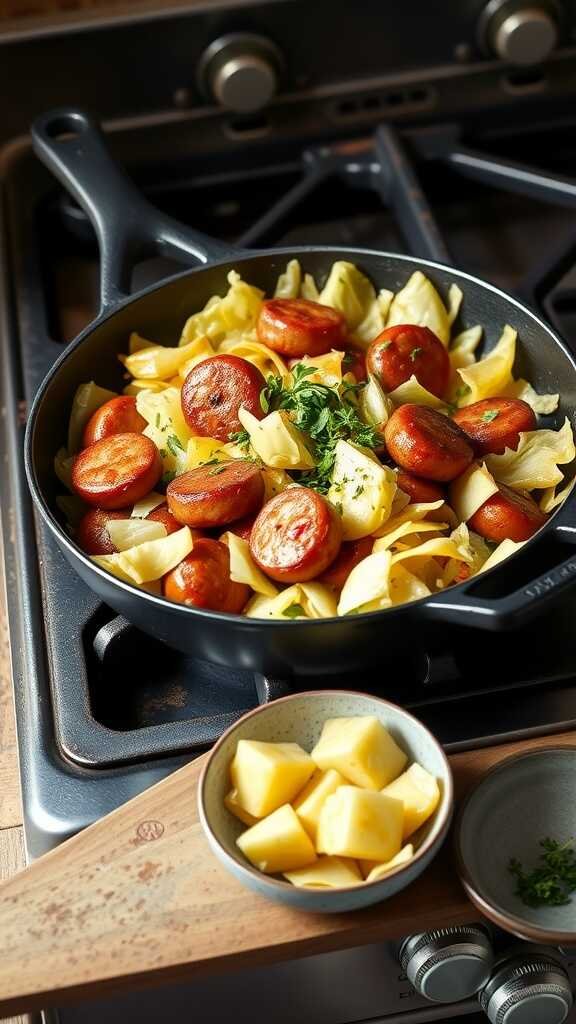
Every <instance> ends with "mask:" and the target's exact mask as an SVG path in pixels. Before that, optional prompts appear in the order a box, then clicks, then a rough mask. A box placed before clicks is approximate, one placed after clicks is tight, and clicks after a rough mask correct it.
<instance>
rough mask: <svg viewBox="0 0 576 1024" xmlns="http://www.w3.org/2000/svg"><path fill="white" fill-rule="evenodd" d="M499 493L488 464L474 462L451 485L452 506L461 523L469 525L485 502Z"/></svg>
mask: <svg viewBox="0 0 576 1024" xmlns="http://www.w3.org/2000/svg"><path fill="white" fill-rule="evenodd" d="M497 491H498V484H497V483H496V481H495V480H494V477H493V476H492V474H491V472H490V470H489V469H488V468H487V466H486V463H484V462H481V463H478V462H473V463H472V465H471V466H469V467H468V469H467V470H465V471H464V473H462V475H461V476H459V477H458V478H457V479H456V480H454V481H453V483H452V484H451V485H450V504H451V505H452V508H453V509H454V512H455V513H456V516H457V518H458V519H459V520H460V522H461V523H467V522H468V520H469V519H471V518H472V516H473V515H474V513H475V512H477V511H478V509H479V508H480V506H481V505H483V504H484V502H485V501H488V499H489V498H491V497H492V495H493V494H496V492H497Z"/></svg>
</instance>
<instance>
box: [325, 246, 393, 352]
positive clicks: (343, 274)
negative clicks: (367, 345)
mask: <svg viewBox="0 0 576 1024" xmlns="http://www.w3.org/2000/svg"><path fill="white" fill-rule="evenodd" d="M318 301H319V302H321V303H322V304H323V305H325V306H331V307H332V309H337V310H339V312H340V313H342V316H343V317H344V319H345V320H346V323H347V325H348V330H349V331H351V332H352V333H354V332H355V331H356V329H357V328H358V327H359V326H360V324H362V322H363V321H364V320H365V319H366V317H367V316H368V314H369V313H371V314H373V315H376V314H375V313H374V310H375V309H376V307H377V301H376V291H375V289H374V285H373V284H372V282H371V281H370V280H369V279H368V278H367V277H366V275H365V274H363V273H362V271H361V270H359V269H358V267H356V266H354V264H353V263H347V262H346V261H345V260H336V262H335V263H333V264H332V269H331V270H330V274H329V275H328V280H327V281H326V284H325V285H324V287H323V289H322V291H321V292H320V295H319V297H318ZM378 313H379V308H378ZM380 330H382V327H380ZM378 333H379V331H378V329H376V334H378ZM373 337H375V335H374V334H373V335H372V336H371V337H370V338H368V339H367V340H368V341H371V340H372V338H373ZM358 340H361V339H358Z"/></svg>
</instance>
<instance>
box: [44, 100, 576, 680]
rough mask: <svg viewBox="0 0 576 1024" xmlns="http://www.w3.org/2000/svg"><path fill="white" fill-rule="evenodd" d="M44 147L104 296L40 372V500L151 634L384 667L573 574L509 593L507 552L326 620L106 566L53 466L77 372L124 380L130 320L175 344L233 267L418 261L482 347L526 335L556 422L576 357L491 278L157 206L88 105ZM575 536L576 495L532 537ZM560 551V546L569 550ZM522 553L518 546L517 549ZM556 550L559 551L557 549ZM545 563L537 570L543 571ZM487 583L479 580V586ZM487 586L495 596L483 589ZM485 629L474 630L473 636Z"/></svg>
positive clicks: (406, 268)
mask: <svg viewBox="0 0 576 1024" xmlns="http://www.w3.org/2000/svg"><path fill="white" fill-rule="evenodd" d="M32 138H33V143H34V148H35V150H36V153H37V154H38V156H39V157H40V159H41V160H42V161H43V162H44V163H45V164H46V165H47V166H48V167H49V168H50V169H51V170H52V171H53V172H54V174H55V175H56V177H57V178H59V180H60V181H61V182H62V184H63V185H64V186H65V187H66V188H67V189H68V190H69V192H71V193H72V195H73V196H74V197H75V198H76V199H77V200H78V202H79V203H80V204H81V206H82V207H83V208H84V210H85V211H86V213H87V214H88V215H89V217H90V219H91V221H92V223H93V225H94V228H95V230H96V234H97V237H98V241H99V245H100V253H101V308H100V313H99V315H98V317H97V319H96V320H95V321H94V322H93V323H92V324H90V326H89V327H87V328H86V330H84V331H83V332H82V334H81V335H80V336H79V337H78V338H77V339H76V340H75V341H74V342H73V343H72V344H71V345H70V346H69V347H68V348H67V349H66V351H65V352H64V353H63V355H62V356H61V358H60V359H59V360H58V361H57V363H56V364H55V365H54V367H53V368H52V370H51V371H50V373H49V374H48V376H47V377H46V379H45V381H44V383H43V384H42V386H41V388H40V390H39V392H38V394H37V396H36V399H35V401H34V404H33V407H32V410H31V412H30V417H29V422H28V430H27V435H26V470H27V474H28V481H29V485H30V489H31V492H32V495H33V497H34V500H35V502H36V505H37V507H38V509H39V511H40V513H41V515H42V516H43V518H44V520H45V522H46V523H47V525H48V527H49V528H50V530H51V531H52V533H53V535H54V537H55V538H56V540H57V542H58V544H59V545H60V547H61V548H62V550H63V552H64V554H65V556H66V557H67V559H68V561H69V562H70V564H71V565H72V566H73V568H74V569H75V570H76V571H77V572H78V574H79V575H80V576H81V577H82V579H83V580H84V581H85V582H86V583H87V584H88V586H89V587H91V588H92V589H93V590H94V591H96V593H97V594H98V595H99V597H100V598H101V599H102V600H103V601H104V602H106V604H108V605H110V606H111V607H112V608H114V609H116V610H117V611H118V612H120V613H121V614H122V615H124V616H125V617H126V618H127V619H128V620H129V621H131V622H132V623H134V624H135V625H136V626H138V627H140V628H141V629H143V630H146V631H147V632H148V633H151V634H153V635H154V636H156V637H159V638H160V639H162V640H164V641H167V642H168V643H170V644H172V645H174V646H175V647H176V648H179V649H181V650H184V651H187V652H190V653H192V654H193V655H196V656H197V657H199V658H202V659H204V660H207V661H213V662H217V663H219V664H222V665H231V666H238V667H239V666H242V667H245V668H252V669H256V670H260V671H264V672H282V673H283V674H288V675H290V674H293V675H304V674H306V675H309V674H316V675H322V674H329V673H330V674H331V673H336V672H344V671H353V670H358V669H362V668H369V667H375V666H379V667H380V666H382V665H383V663H385V662H386V659H387V658H388V657H390V656H391V655H394V654H395V653H397V652H398V650H399V649H402V648H403V649H406V648H407V647H408V649H412V648H413V646H414V645H415V644H418V643H419V642H420V640H421V639H423V638H425V637H426V636H429V635H430V632H431V631H432V633H433V632H434V629H435V627H436V625H437V624H439V623H450V624H453V625H454V626H464V627H475V628H477V629H479V630H504V629H509V628H513V627H515V626H519V625H521V624H522V623H524V622H525V621H526V620H527V619H528V618H529V617H531V616H533V615H535V614H536V613H539V612H540V611H542V610H543V608H544V607H546V606H547V605H548V604H549V603H550V601H551V600H552V599H553V598H556V597H557V596H558V595H559V593H560V592H561V591H562V590H564V589H565V588H566V587H567V586H568V585H570V584H571V583H572V581H573V579H574V577H575V575H576V553H575V554H574V556H572V554H571V553H570V554H569V556H568V557H567V558H565V560H564V561H561V562H560V564H559V565H558V564H557V563H558V561H559V559H558V558H556V567H555V568H553V569H552V570H551V571H550V572H548V573H547V574H546V575H544V576H542V575H540V576H538V571H539V570H537V569H534V570H533V571H534V575H535V576H536V577H537V578H535V579H534V580H533V581H532V582H531V583H530V584H529V585H523V586H521V587H519V588H518V587H517V588H516V589H515V590H513V592H512V593H509V592H508V591H509V590H510V584H509V583H508V584H507V578H508V577H509V576H510V564H511V561H510V560H509V561H508V562H504V563H502V564H501V565H500V566H498V567H496V568H495V569H494V570H492V571H491V572H489V573H487V574H486V576H485V577H481V578H477V579H473V580H472V581H469V582H466V583H463V584H460V585H459V586H456V587H452V588H451V589H449V590H447V591H446V592H445V593H440V594H435V595H433V596H431V597H429V598H425V599H422V600H419V601H416V602H414V603H412V604H408V605H403V606H400V607H397V608H394V609H391V610H387V611H383V612H376V613H371V614H369V615H357V616H348V617H344V618H338V619H325V620H315V621H313V620H296V621H293V620H290V621H287V622H278V621H262V620H257V619H248V618H244V617H242V616H235V615H234V616H232V615H224V614H220V613H215V612H209V611H204V610H201V609H194V608H189V607H185V606H183V605H178V604H173V603H171V602H170V601H166V600H164V599H162V598H160V597H155V596H152V595H150V594H147V593H145V592H143V591H141V590H138V589H137V588H135V587H132V586H129V585H126V584H125V583H122V582H120V581H119V580H117V579H115V578H114V577H112V576H111V575H109V574H108V573H106V572H104V571H102V570H101V569H99V568H97V567H96V566H95V565H94V564H93V563H92V562H91V561H90V559H89V558H88V557H87V556H86V555H85V554H83V553H82V551H80V549H79V548H78V547H76V545H75V544H74V542H73V541H72V540H71V539H70V538H69V537H68V536H67V534H66V533H65V531H64V529H63V527H62V525H61V523H60V522H59V517H58V513H57V512H56V511H55V508H56V506H55V497H56V494H57V493H58V491H60V490H61V485H59V484H58V482H57V480H56V478H55V475H54V469H53V459H54V454H55V452H56V451H57V449H58V448H59V447H60V446H61V445H62V444H63V439H64V437H65V435H66V429H67V421H68V414H69V410H70V406H71V402H72V398H73V395H74V392H75V390H76V388H77V386H78V384H80V383H82V382H84V381H88V380H95V381H97V382H98V383H99V384H101V385H103V386H104V387H107V388H111V389H113V390H118V391H119V390H120V389H121V388H122V385H123V380H122V369H121V366H120V364H119V362H118V359H117V355H118V353H119V352H123V351H125V350H126V343H127V339H128V336H129V334H130V332H131V331H138V332H139V333H140V334H142V335H144V336H145V337H149V338H152V339H154V340H158V341H159V342H162V343H166V344H175V342H176V339H177V338H178V337H179V336H180V332H181V328H182V325H183V324H184V322H185V320H186V318H187V317H188V316H190V314H192V313H194V312H197V311H198V310H200V309H201V308H202V307H203V306H204V304H205V303H206V301H207V300H208V299H209V298H210V296H211V295H214V294H215V293H220V294H223V293H224V292H225V290H226V287H227V282H226V275H227V274H228V271H229V270H230V269H232V268H234V269H236V270H238V271H239V272H240V273H241V275H242V277H243V278H244V279H245V280H246V281H248V282H250V283H252V284H255V285H258V286H259V287H260V288H263V289H264V290H265V291H266V292H267V293H268V294H270V293H271V291H272V289H273V288H274V285H275V282H276V279H277V277H278V274H279V273H280V272H281V271H282V270H283V269H284V267H285V265H286V262H287V260H288V259H291V258H293V257H296V258H297V259H299V260H300V262H301V264H302V266H303V268H304V269H305V270H306V271H308V272H310V273H312V274H313V275H314V277H315V278H316V280H317V281H319V282H322V281H323V280H325V278H326V276H327V274H328V272H329V270H330V267H331V266H332V264H333V262H334V261H335V260H341V259H343V260H350V261H351V262H353V263H356V264H357V265H358V266H359V267H360V268H361V269H362V270H363V271H364V272H365V273H366V274H368V276H369V277H370V278H371V280H372V281H373V282H374V284H375V285H376V287H377V288H382V287H386V288H390V289H392V290H393V291H397V290H398V289H399V288H400V287H401V286H402V285H404V284H405V282H406V281H407V279H408V278H409V276H410V274H411V273H412V272H413V271H414V270H417V269H421V270H422V271H423V272H424V273H425V274H427V275H428V276H429V277H430V278H431V280H432V281H433V282H434V284H435V285H436V286H437V287H438V288H439V290H440V292H441V294H444V295H445V294H446V293H447V290H448V288H449V286H450V284H452V283H453V282H455V283H458V284H459V285H460V287H461V288H462V290H463V292H464V304H463V314H462V323H463V326H466V325H471V324H476V323H479V324H483V326H484V328H485V335H486V337H487V339H488V343H487V347H488V348H490V347H491V346H492V345H494V344H495V342H496V340H497V338H498V337H499V335H500V332H501V329H502V327H503V326H504V324H506V323H510V324H511V325H512V326H514V327H515V328H516V329H517V330H518V334H519V338H520V340H521V344H520V352H519V355H518V361H517V363H518V365H517V366H516V368H515V369H516V373H517V374H522V376H524V377H526V378H527V379H528V380H530V381H531V382H532V384H533V385H534V387H535V388H536V390H537V391H539V392H559V393H560V395H561V401H560V408H559V410H558V412H557V414H555V415H554V416H553V417H550V418H549V424H550V425H554V426H555V427H559V426H561V424H562V422H563V421H564V417H565V416H566V415H568V416H569V417H570V419H571V420H572V419H573V410H574V408H575V406H576V364H575V361H574V357H573V356H572V354H571V353H570V352H569V351H568V350H567V348H566V347H565V345H564V344H563V343H562V341H560V339H559V338H558V337H557V336H556V335H555V334H554V333H553V332H552V330H551V329H550V328H549V327H548V326H547V325H546V324H545V323H543V322H542V321H541V320H540V319H539V318H538V317H537V316H535V314H534V313H532V312H530V310H529V309H527V308H526V307H524V306H522V305H520V304H519V303H518V302H516V300H515V299H513V298H510V297H509V296H507V295H505V294H504V293H503V292H501V291H499V290H498V289H497V288H494V287H493V286H492V285H490V284H486V283H485V282H482V281H479V280H477V279H476V278H473V277H470V276H469V275H467V274H464V273H460V272H459V271H457V270H453V269H452V268H450V267H446V266H442V265H440V264H437V263H431V262H428V261H426V260H421V259H413V258H410V257H406V256H398V255H395V254H391V253H386V252H373V251H368V250H363V249H339V248H318V247H313V246H309V247H303V248H300V249H296V248H285V249H273V250H268V251H264V252H245V251H242V252H239V251H237V252H233V251H231V250H230V249H227V248H225V247H224V246H223V245H222V244H221V243H218V242H215V241H214V240H212V239H209V238H206V237H205V236H203V235H201V234H199V233H198V232H195V231H192V230H190V229H189V228H187V227H184V226H182V225H180V224H178V223H177V222H175V221H173V220H172V219H170V218H167V217H165V216H163V215H162V214H160V213H159V212H158V211H156V210H155V209H154V208H153V207H151V206H150V205H149V204H148V203H147V202H146V201H145V200H144V199H143V198H142V197H141V196H140V195H139V194H138V193H137V192H136V191H135V189H134V188H133V186H132V185H131V183H130V181H129V180H128V178H127V177H125V175H124V174H123V172H122V171H120V170H119V169H118V168H117V167H116V166H115V165H114V164H113V163H112V161H111V159H110V157H109V155H108V152H107V150H106V148H105V143H104V141H103V138H102V136H101V134H100V132H99V129H98V126H97V125H96V124H95V123H94V122H93V121H91V120H90V118H89V117H87V116H86V114H84V113H82V112H80V111H75V110H59V111H55V112H52V113H49V114H46V115H45V116H43V117H40V118H39V119H38V120H37V121H36V122H35V123H34V125H33V128H32ZM158 253H161V254H163V255H166V254H168V255H177V256H178V257H179V258H180V259H184V260H185V261H186V260H195V261H197V262H200V263H201V264H203V266H202V267H200V268H197V269H195V270H188V271H185V272H184V273H181V274H178V275H176V276H175V277H171V278H170V279H169V280H167V281H166V282H164V283H163V284H160V285H154V286H153V287H151V288H147V289H145V290H144V291H142V292H140V293H139V294H138V295H134V296H130V295H129V290H130V274H131V270H132V268H133V266H134V264H135V263H136V262H137V261H138V260H141V259H142V258H146V257H148V256H150V255H153V254H158ZM575 541H576V494H575V495H574V496H573V497H571V498H570V499H569V500H568V501H567V502H566V504H565V505H564V506H563V508H562V509H561V510H560V511H559V512H558V513H556V515H554V516H553V517H552V518H551V519H550V521H549V522H548V523H547V524H546V526H545V527H544V528H543V529H542V530H541V531H540V532H539V534H538V535H537V536H535V537H534V538H533V539H532V540H531V541H530V543H529V544H528V545H527V547H526V549H524V550H525V551H528V552H530V553H531V554H532V555H534V556H536V557H535V558H530V559H529V560H530V561H531V562H532V564H534V563H536V564H540V562H541V558H540V554H541V551H542V550H544V547H545V546H556V543H557V542H558V543H563V544H572V543H574V542H575ZM564 553H565V552H563V554H564ZM518 557H526V556H525V555H521V556H518V555H516V556H515V557H514V559H513V560H512V561H516V559H517V558H518ZM553 561H554V560H552V562H553ZM540 571H541V570H540ZM478 591H480V593H478ZM486 591H488V593H489V595H490V596H486ZM478 641H479V638H478Z"/></svg>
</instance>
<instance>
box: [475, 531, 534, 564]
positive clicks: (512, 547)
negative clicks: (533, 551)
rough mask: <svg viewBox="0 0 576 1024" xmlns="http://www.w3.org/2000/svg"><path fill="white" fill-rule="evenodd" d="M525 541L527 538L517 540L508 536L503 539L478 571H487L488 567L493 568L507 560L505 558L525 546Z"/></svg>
mask: <svg viewBox="0 0 576 1024" xmlns="http://www.w3.org/2000/svg"><path fill="white" fill-rule="evenodd" d="M525 543H526V541H525V540H522V541H515V540H510V538H509V537H506V539H505V540H503V541H501V543H500V544H499V545H498V547H497V548H496V549H495V550H494V551H493V552H492V554H491V555H490V558H488V559H486V561H485V562H484V564H483V565H482V566H481V568H480V569H479V570H478V571H479V572H487V571H488V569H493V568H494V566H495V565H499V564H500V562H503V561H505V559H506V558H509V557H510V555H513V554H515V552H516V551H519V550H520V548H522V547H524V544H525Z"/></svg>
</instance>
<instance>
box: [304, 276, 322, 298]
mask: <svg viewBox="0 0 576 1024" xmlns="http://www.w3.org/2000/svg"><path fill="white" fill-rule="evenodd" d="M300 296H301V298H303V299H308V301H309V302H319V301H320V292H319V291H318V288H317V285H316V281H315V280H314V278H313V277H312V274H304V280H303V281H302V286H301V288H300Z"/></svg>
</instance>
